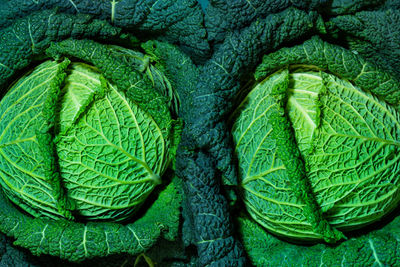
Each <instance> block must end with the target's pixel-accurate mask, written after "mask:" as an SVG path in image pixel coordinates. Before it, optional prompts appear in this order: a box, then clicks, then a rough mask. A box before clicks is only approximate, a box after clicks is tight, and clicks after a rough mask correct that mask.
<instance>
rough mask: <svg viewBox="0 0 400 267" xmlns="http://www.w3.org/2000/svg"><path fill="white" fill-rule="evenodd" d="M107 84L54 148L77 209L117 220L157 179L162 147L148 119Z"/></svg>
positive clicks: (161, 169)
mask: <svg viewBox="0 0 400 267" xmlns="http://www.w3.org/2000/svg"><path fill="white" fill-rule="evenodd" d="M109 87H110V88H109V90H108V92H106V94H105V96H104V98H101V99H96V101H94V103H93V104H92V105H91V106H90V108H89V109H88V110H87V112H85V113H84V114H82V117H81V118H80V120H79V121H78V122H77V123H76V124H75V125H74V126H73V127H72V128H71V129H70V130H69V131H68V133H67V135H66V136H62V137H61V139H60V141H59V143H58V144H57V152H58V156H59V158H60V160H59V164H60V169H61V174H62V177H63V179H64V185H65V187H66V188H67V190H68V193H69V197H70V198H72V199H74V200H75V202H76V204H77V206H78V208H79V212H80V213H81V214H82V215H84V216H85V217H89V218H90V217H93V218H96V219H111V218H112V219H113V220H116V219H124V218H125V217H127V216H128V215H130V214H131V213H133V212H134V211H135V210H136V209H135V208H134V207H136V208H137V207H138V206H140V204H141V203H142V202H143V201H144V199H145V198H146V197H147V195H148V194H149V193H150V192H151V191H152V189H153V188H154V186H155V184H157V183H159V182H160V176H161V175H162V173H163V172H164V170H165V161H166V158H165V157H166V147H165V142H164V139H163V136H162V133H161V130H160V129H159V128H158V126H157V124H156V123H155V122H154V121H153V119H152V118H151V117H149V115H147V114H146V113H145V112H144V111H143V110H141V109H140V108H139V107H138V106H137V105H135V104H134V103H133V102H132V101H130V100H129V99H128V98H126V96H125V95H124V94H122V93H121V92H118V91H117V89H116V88H115V87H113V86H112V85H111V84H110V85H109ZM66 97H67V98H68V97H73V96H72V95H70V94H69V95H66ZM121 214H122V215H121ZM121 216H122V217H121Z"/></svg>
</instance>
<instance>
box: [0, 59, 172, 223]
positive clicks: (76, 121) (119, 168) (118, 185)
mask: <svg viewBox="0 0 400 267" xmlns="http://www.w3.org/2000/svg"><path fill="white" fill-rule="evenodd" d="M133 86H134V85H133ZM0 114H1V118H0V121H1V122H0V132H1V136H0V166H1V167H0V177H1V179H0V183H1V185H2V188H3V190H4V192H5V193H6V195H7V196H8V198H9V199H11V200H12V201H13V202H14V203H16V204H17V205H18V206H19V207H21V208H22V209H24V210H25V211H27V212H28V213H30V214H32V215H33V216H43V215H46V216H49V217H66V218H71V217H72V213H76V214H77V215H79V216H83V217H85V218H86V219H112V220H122V219H125V218H127V217H128V216H129V215H131V214H132V213H134V212H135V211H136V210H137V208H138V207H140V205H141V204H142V203H143V202H144V200H145V199H146V198H147V196H148V195H149V194H150V193H151V191H152V190H153V189H154V187H155V186H156V185H157V184H159V183H160V182H161V178H160V176H161V175H162V174H163V172H164V171H165V169H166V167H167V165H168V149H169V144H168V136H167V135H166V134H165V129H160V127H159V126H158V125H157V123H156V122H155V121H154V119H153V118H152V117H151V116H150V115H149V114H148V113H146V112H145V111H144V110H143V109H142V108H141V107H139V106H138V105H137V104H136V103H135V101H134V100H133V99H132V98H130V97H128V96H127V95H126V94H125V93H124V92H122V91H120V90H118V89H117V87H116V86H115V85H114V84H112V83H110V82H108V81H107V80H106V79H105V78H103V76H102V75H101V72H100V71H99V70H98V69H97V68H95V67H93V66H90V65H88V64H86V63H82V62H79V61H77V62H70V61H69V60H68V59H65V60H62V61H59V62H57V61H55V60H49V61H45V62H44V63H42V64H40V65H39V66H38V67H36V68H35V69H34V70H32V71H29V72H28V73H27V74H26V75H24V76H23V77H22V78H20V79H19V80H18V81H17V82H16V83H15V84H13V85H12V86H11V88H10V90H9V91H8V93H7V94H6V95H5V97H4V98H3V99H2V100H1V102H0ZM163 130H164V133H163ZM71 212H72V213H71Z"/></svg>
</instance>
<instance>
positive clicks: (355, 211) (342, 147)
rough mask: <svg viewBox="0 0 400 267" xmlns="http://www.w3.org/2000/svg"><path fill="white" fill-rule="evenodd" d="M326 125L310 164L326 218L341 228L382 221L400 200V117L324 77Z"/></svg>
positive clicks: (346, 85)
mask: <svg viewBox="0 0 400 267" xmlns="http://www.w3.org/2000/svg"><path fill="white" fill-rule="evenodd" d="M323 79H324V83H325V85H326V87H327V93H326V94H325V95H323V96H322V97H321V125H320V127H319V128H317V129H316V131H315V135H314V137H313V139H314V140H313V142H312V146H313V152H312V153H311V154H310V155H309V156H308V157H307V156H306V157H305V160H306V162H307V164H308V168H309V178H310V181H311V183H312V184H313V187H314V192H315V194H316V196H317V200H318V202H319V203H320V205H321V208H322V210H323V211H324V212H325V213H326V218H327V219H328V220H329V222H330V223H331V224H334V225H336V226H337V227H340V228H353V227H356V228H359V227H360V226H362V225H365V224H368V223H370V222H373V221H376V220H378V219H380V218H381V217H382V216H383V215H384V214H386V213H388V212H389V211H390V210H392V209H393V208H394V207H396V206H397V205H398V203H399V200H400V194H399V185H400V153H399V152H400V116H399V113H398V112H397V111H396V110H395V109H394V108H393V107H391V106H389V105H387V104H386V103H385V102H383V101H380V100H378V99H377V98H376V97H374V96H372V95H371V94H370V93H365V92H363V91H361V90H360V89H359V88H357V87H355V86H353V85H352V84H351V83H350V82H348V81H345V80H341V79H339V78H337V77H335V76H333V75H324V76H323Z"/></svg>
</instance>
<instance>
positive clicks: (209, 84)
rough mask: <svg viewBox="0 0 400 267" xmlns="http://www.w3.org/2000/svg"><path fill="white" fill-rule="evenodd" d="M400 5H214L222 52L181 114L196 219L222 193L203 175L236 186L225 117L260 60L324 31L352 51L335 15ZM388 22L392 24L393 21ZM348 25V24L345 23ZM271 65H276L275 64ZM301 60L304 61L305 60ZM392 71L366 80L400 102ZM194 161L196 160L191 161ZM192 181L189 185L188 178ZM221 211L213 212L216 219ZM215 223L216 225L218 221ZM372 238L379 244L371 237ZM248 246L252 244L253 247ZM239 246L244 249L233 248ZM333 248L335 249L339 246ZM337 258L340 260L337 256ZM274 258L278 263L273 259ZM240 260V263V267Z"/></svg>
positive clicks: (211, 25)
mask: <svg viewBox="0 0 400 267" xmlns="http://www.w3.org/2000/svg"><path fill="white" fill-rule="evenodd" d="M275 2H276V3H275ZM238 7H239V8H238ZM272 7H276V9H273V8H272ZM397 7H398V5H397V4H396V2H395V1H387V3H383V2H382V1H290V2H289V1H279V2H277V1H251V2H250V1H234V2H232V1H229V3H227V2H225V1H210V2H209V5H208V8H207V10H206V12H207V14H206V26H207V30H208V33H209V38H210V40H211V42H212V44H215V46H214V49H215V50H214V53H213V55H212V57H211V59H210V60H208V61H207V62H206V63H205V64H204V65H203V66H202V70H201V71H202V72H201V75H200V82H199V84H198V87H197V88H198V90H197V92H196V93H195V94H193V95H191V96H190V103H193V105H192V108H191V109H188V110H185V112H182V113H181V114H182V117H184V118H185V121H186V122H187V123H186V127H185V130H184V132H183V142H182V143H181V146H180V152H181V153H178V163H179V165H178V166H179V167H180V168H181V169H180V175H181V176H182V177H183V178H185V179H187V181H189V185H187V186H186V190H187V192H186V193H187V198H188V199H189V206H191V209H192V211H194V212H193V218H194V219H193V220H194V221H196V220H202V221H204V222H205V220H204V219H201V217H202V216H203V214H204V212H203V211H209V210H210V208H205V207H207V205H210V204H208V203H207V201H205V200H204V201H202V199H206V198H207V196H208V197H210V196H209V194H207V193H205V192H212V197H213V198H216V196H214V193H215V192H216V191H215V189H214V187H209V188H208V189H203V188H205V186H206V185H205V184H204V182H202V181H204V178H202V177H208V176H210V175H218V176H219V175H221V176H222V178H223V181H224V184H227V185H235V184H237V180H236V177H237V176H236V170H235V166H236V163H235V160H234V157H233V151H232V147H233V145H232V144H231V143H230V142H231V141H230V137H229V134H228V132H229V130H228V126H227V123H226V122H227V118H228V117H229V113H231V112H232V108H233V106H234V105H235V99H237V97H238V96H240V95H242V94H243V93H242V92H241V88H243V87H246V86H245V85H246V83H247V81H249V80H251V78H249V77H251V76H252V72H253V71H254V68H255V67H256V65H257V64H258V63H259V62H260V61H261V57H262V55H263V54H268V53H270V52H273V51H276V50H277V49H279V48H281V47H284V46H289V47H291V46H293V45H294V44H300V43H303V42H304V40H307V39H309V38H310V37H311V36H313V35H319V36H321V37H322V38H324V39H326V40H328V41H329V42H332V43H336V44H339V45H340V46H342V47H344V48H347V49H348V48H349V47H350V49H351V47H352V45H353V44H354V43H355V42H350V41H349V40H353V39H350V38H348V37H349V36H351V33H350V32H347V33H346V32H344V31H341V30H340V28H341V26H340V24H339V20H338V24H337V25H336V24H335V23H334V22H333V21H334V19H335V18H338V19H339V18H340V15H344V16H343V17H346V16H347V17H349V18H352V17H357V16H360V15H359V14H362V12H360V11H363V10H365V11H366V12H371V13H374V14H382V18H383V17H384V13H385V12H387V13H389V14H390V13H391V12H394V13H395V12H397V11H395V10H394V9H395V8H397ZM358 12H360V13H358ZM380 12H382V13H380ZM386 21H387V22H389V19H387V20H386ZM399 23H400V22H399V20H398V18H396V17H393V21H391V23H387V24H385V23H381V24H380V25H381V26H382V30H387V31H389V30H390V29H391V26H390V25H393V24H394V25H399ZM366 24H367V25H366V27H365V31H366V32H368V31H371V32H374V30H373V28H372V25H373V24H374V21H370V22H369V24H368V23H366ZM368 25H369V26H368ZM342 28H343V29H345V28H344V27H342ZM355 34H356V33H355ZM376 34H379V33H375V32H374V33H373V34H371V35H372V36H374V35H376ZM366 35H367V34H365V36H366ZM392 36H393V38H397V37H396V36H398V33H392V34H391V35H390V38H392ZM367 40H368V39H367ZM357 41H358V42H359V43H360V46H361V45H362V43H363V41H364V40H363V39H361V38H360V39H357ZM364 44H365V45H366V46H368V43H367V42H365V41H364ZM380 44H382V47H384V48H385V49H388V51H392V53H391V55H395V56H394V58H393V59H392V58H390V56H386V55H385V56H381V58H383V59H384V60H385V62H388V61H392V62H393V61H394V60H398V56H397V50H396V49H393V47H395V46H396V42H394V43H393V44H392V43H391V42H389V43H384V42H382V41H380ZM353 47H355V46H353ZM370 47H371V49H374V51H375V52H377V54H378V53H379V52H378V50H379V49H377V48H375V47H373V45H371V46H370ZM339 50H340V49H339ZM351 51H353V53H358V55H359V56H360V57H362V58H364V59H365V60H367V62H368V64H371V65H368V64H367V65H366V67H371V66H375V64H376V63H377V62H376V60H374V57H372V56H371V53H368V52H367V51H363V49H359V50H357V49H351ZM316 52H318V53H316ZM320 53H321V51H318V50H317V49H315V50H313V51H312V52H311V53H310V55H314V56H315V59H317V60H316V61H317V62H318V58H320V57H321V56H322V57H324V55H321V54H320ZM338 54H339V55H338V56H336V55H330V56H331V57H332V65H333V66H335V65H336V66H337V67H338V68H340V65H341V63H340V64H337V63H335V62H343V59H342V57H341V55H342V53H341V52H340V51H338ZM285 56H286V55H285ZM292 56H293V57H296V53H293V54H292ZM375 57H376V54H375ZM283 58H284V56H282V57H280V58H275V59H273V60H272V61H271V62H272V63H274V62H275V63H276V62H279V61H282V59H283ZM310 61H313V60H310ZM271 62H270V63H269V64H271ZM312 63H313V62H311V63H310V62H308V63H307V64H312ZM277 64H279V63H277ZM283 64H288V62H287V61H286V63H283ZM300 64H302V63H301V62H300ZM383 65H388V64H383ZM355 66H357V68H358V66H362V64H361V65H360V64H359V63H357V64H355ZM353 67H354V66H351V67H348V68H346V72H344V74H345V75H350V76H351V75H353V74H352V73H353ZM325 68H328V66H325ZM392 68H394V69H396V64H394V65H392ZM387 69H388V67H385V66H380V65H379V70H381V71H377V72H375V71H374V74H373V75H372V74H371V73H369V71H368V70H366V71H365V73H363V75H364V74H365V76H364V77H365V79H361V80H364V82H365V84H368V82H367V81H369V83H370V85H369V88H372V87H376V88H378V90H377V92H376V94H377V95H379V97H381V96H383V95H385V96H386V97H387V98H385V101H388V103H390V104H392V105H393V104H396V103H397V101H398V99H397V95H398V91H397V90H396V89H395V87H393V86H387V87H386V86H384V82H385V81H386V80H388V81H389V80H390V78H388V77H389V76H386V75H387V74H384V73H385V70H387ZM332 72H335V70H332ZM355 72H356V73H357V74H359V72H357V71H356V70H355ZM341 73H343V72H341ZM357 74H356V75H357ZM363 75H361V76H363ZM368 75H371V76H368ZM375 75H377V76H375ZM394 76H395V79H398V78H399V77H398V76H397V77H396V75H394ZM367 77H368V78H367ZM353 78H355V77H353ZM389 83H390V82H389ZM377 84H382V85H383V88H382V87H380V86H377ZM367 87H368V86H367ZM379 88H380V89H382V91H380V89H379ZM367 90H370V89H367ZM379 91H380V92H379ZM193 107H194V108H193ZM185 150H186V151H192V153H187V154H184V153H183V152H184V151H185ZM199 150H200V155H201V154H206V155H207V154H208V155H210V156H211V158H210V159H208V160H207V162H208V163H206V162H204V161H205V159H206V157H205V156H203V155H202V157H201V159H199V158H198V157H197V156H196V152H197V153H198V154H197V155H199V152H198V151H199ZM188 158H192V159H190V160H189V161H188V160H187V159H188ZM195 162H197V164H195ZM192 164H193V165H192ZM200 164H202V166H203V167H202V169H203V172H201V171H200V170H199V171H197V172H194V170H195V168H194V166H199V165H200ZM211 164H214V166H215V167H216V168H217V169H218V170H219V172H217V173H213V171H212V167H209V166H210V165H211ZM204 170H208V171H207V173H204ZM198 177H201V179H197V178H198ZM207 181H208V180H207ZM186 184H188V182H186ZM196 188H201V191H200V190H198V189H197V190H196ZM228 188H229V187H228ZM203 192H204V193H203ZM191 199H193V201H190V200H191ZM220 207H221V208H223V209H224V212H223V214H225V211H226V209H227V208H228V207H227V204H226V203H224V205H223V206H220ZM213 208H214V209H215V205H213ZM200 209H201V210H200ZM234 212H236V211H234ZM218 214H219V213H218V212H215V213H214V215H217V216H218ZM217 216H214V217H215V218H217ZM197 218H200V219H197ZM224 218H225V217H224ZM219 220H220V221H221V222H225V220H224V219H219ZM215 221H216V223H217V220H215ZM213 225H214V224H213ZM231 225H233V224H231ZM395 225H396V224H395ZM193 227H196V229H195V230H196V231H197V236H195V237H194V239H195V241H197V242H199V243H200V244H199V245H198V246H199V247H200V246H202V243H201V240H203V239H202V238H201V237H202V236H209V234H210V230H208V229H206V228H203V227H201V226H200V227H199V226H198V225H196V226H193ZM219 227H220V228H219V229H222V232H221V233H223V234H224V235H223V237H224V238H223V239H222V240H225V239H227V238H228V237H229V236H231V235H232V229H233V227H234V226H230V227H227V226H226V225H222V223H221V224H219ZM388 227H389V226H388ZM391 229H392V228H391ZM250 232H251V230H250ZM384 232H385V233H389V232H390V231H389V230H388V231H387V230H385V231H384ZM213 236H215V234H213ZM246 238H247V237H246ZM382 238H383V239H382V240H386V238H387V236H386V237H382ZM214 240H217V238H214ZM245 240H246V239H244V241H245ZM395 240H396V239H391V241H388V246H390V247H391V248H392V249H391V250H390V252H388V254H389V255H393V254H395V255H397V252H398V244H397V243H396V241H395ZM258 242H259V244H265V248H267V247H268V246H269V242H260V241H258ZM213 243H214V244H215V245H216V246H217V247H221V246H219V244H218V242H213ZM372 243H374V242H373V241H372ZM246 244H247V245H249V244H250V245H249V246H247V245H246ZM343 244H351V242H350V243H346V242H344V243H343ZM245 245H246V250H247V253H249V254H252V253H253V252H252V250H251V249H249V247H251V246H254V247H258V243H257V244H255V243H246V242H245ZM346 246H347V245H346ZM350 246H351V245H350ZM360 246H362V247H363V248H365V249H371V248H373V246H372V247H371V245H370V243H369V242H367V243H360ZM294 247H295V246H294ZM316 247H319V248H320V250H316V251H318V252H317V253H323V251H324V250H325V248H326V246H325V245H317V246H316ZM209 248H210V249H214V248H213V247H211V245H210V246H209ZM225 248H226V247H225ZM343 248H344V247H340V246H339V247H337V252H338V254H340V251H342V252H344V250H342V249H343ZM232 251H237V250H235V249H233V250H232ZM277 251H279V250H277ZM299 251H302V252H304V251H307V249H304V250H303V249H299ZM332 251H335V250H334V249H333V250H332ZM374 251H375V250H373V249H372V250H370V252H374ZM281 252H282V251H281ZM375 252H376V251H375ZM261 253H264V255H269V252H268V249H266V250H263V251H262V252H260V254H253V256H252V257H251V258H252V259H257V257H259V258H261ZM278 253H279V252H277V254H275V258H279V257H280V256H278ZM390 253H392V254H390ZM233 255H234V254H230V255H229V256H227V257H220V258H216V259H215V260H214V261H212V262H211V263H212V264H216V265H217V264H223V263H225V261H224V260H227V259H228V258H229V259H230V260H231V259H232V257H233ZM369 255H372V257H371V258H369V259H367V260H362V261H361V262H363V263H364V262H365V264H372V263H373V262H374V260H376V259H377V261H379V256H377V255H376V254H369ZM375 256H376V257H378V258H376V257H375ZM235 257H236V259H239V258H240V257H242V256H241V254H240V255H236V256H235ZM360 257H361V256H360ZM280 258H281V257H280ZM311 258H312V256H311V254H310V255H307V256H305V257H304V259H305V260H304V261H303V262H302V263H303V264H305V265H307V264H308V262H307V261H308V260H306V259H311ZM296 259H297V258H296ZM385 259H390V260H389V261H384V262H383V264H390V263H391V262H393V261H394V262H396V261H397V260H398V258H396V257H394V259H392V258H390V257H386V256H385ZM274 260H275V259H274ZM335 260H336V262H338V260H339V259H338V258H336V259H335ZM392 260H393V261H392ZM271 262H273V260H272V259H271ZM205 263H209V261H206V262H205ZM241 263H243V262H241ZM241 263H237V264H238V265H240V264H241ZM253 263H255V264H258V265H260V266H265V265H269V263H268V261H264V263H263V264H260V263H256V262H255V261H253ZM309 263H310V264H311V265H313V264H314V263H315V264H317V263H316V262H314V261H310V262H309ZM318 264H319V263H318ZM288 266H290V262H289V263H288Z"/></svg>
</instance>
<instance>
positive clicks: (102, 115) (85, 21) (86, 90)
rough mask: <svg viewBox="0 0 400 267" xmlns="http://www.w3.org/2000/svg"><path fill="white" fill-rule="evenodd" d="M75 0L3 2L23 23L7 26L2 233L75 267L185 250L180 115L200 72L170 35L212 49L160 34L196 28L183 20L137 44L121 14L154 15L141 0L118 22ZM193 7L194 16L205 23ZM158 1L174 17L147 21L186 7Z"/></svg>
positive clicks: (1, 58)
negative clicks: (178, 159) (178, 168)
mask: <svg viewBox="0 0 400 267" xmlns="http://www.w3.org/2000/svg"><path fill="white" fill-rule="evenodd" d="M21 2H22V1H21ZM71 3H72V2H69V3H68V4H66V5H65V6H63V5H62V4H60V3H58V2H57V1H54V2H48V1H34V2H29V4H28V3H26V5H22V3H21V5H20V6H18V5H14V4H12V5H11V2H10V1H2V2H1V5H2V7H4V9H2V12H3V13H2V19H3V18H4V17H12V16H15V19H13V20H2V21H1V25H2V28H1V31H0V39H1V42H0V69H1V72H0V88H1V96H2V98H1V101H0V110H1V111H0V114H1V115H0V117H1V119H0V129H1V130H0V132H1V134H0V135H1V137H0V140H1V141H0V154H1V156H0V180H1V181H0V184H1V188H2V192H1V196H0V203H1V204H0V206H1V209H0V217H1V220H0V221H1V223H0V229H1V231H2V232H3V233H5V234H6V235H8V236H10V237H12V238H13V240H14V244H16V245H18V246H21V247H23V248H26V249H28V250H30V252H31V253H32V254H34V255H43V254H44V255H51V256H56V257H58V258H61V259H65V260H68V261H69V262H80V261H83V260H86V259H91V258H99V257H105V256H111V257H109V258H111V260H113V259H115V255H117V254H118V255H121V257H120V260H119V262H122V263H123V262H124V261H125V260H126V259H130V261H132V259H131V258H132V257H137V256H139V255H140V254H141V253H143V252H146V253H147V251H148V250H149V249H150V248H153V247H158V246H160V250H162V249H163V248H162V247H168V246H170V245H171V244H175V243H176V244H177V245H176V246H177V247H180V241H179V240H180V239H179V238H178V236H179V235H180V231H179V228H180V225H181V223H182V219H181V210H180V209H181V201H182V192H181V181H180V180H179V179H177V178H176V176H175V174H174V169H175V166H174V164H175V162H174V161H175V160H174V158H175V154H176V149H177V144H178V142H179V139H180V132H181V128H182V121H181V120H180V119H179V118H178V113H179V108H180V94H183V95H184V92H185V90H188V91H191V90H192V86H191V84H192V82H193V81H194V80H196V79H197V69H196V67H195V66H194V65H193V63H192V61H191V59H190V58H189V57H188V56H187V55H185V54H184V53H183V52H182V51H181V49H179V48H178V47H177V46H175V45H173V44H170V43H167V42H164V40H166V39H168V41H170V42H174V43H176V44H179V45H181V48H182V50H185V49H189V47H190V43H191V42H194V40H196V43H199V44H200V43H203V44H205V46H204V47H203V48H204V50H203V51H201V50H202V49H200V50H197V52H198V53H199V54H201V53H206V51H207V43H206V42H205V41H204V40H203V39H202V38H203V37H202V36H201V33H200V35H199V36H197V37H196V34H194V35H193V36H192V35H191V34H192V31H188V36H187V38H188V40H186V41H185V40H182V39H181V38H180V39H179V40H178V39H174V36H173V34H170V35H169V38H164V36H162V34H158V35H157V34H155V33H154V32H157V31H158V30H160V29H173V28H174V27H175V28H176V27H178V28H184V27H187V26H188V25H185V26H183V25H181V26H179V25H178V26H177V24H179V23H181V21H180V20H179V21H175V22H174V21H170V24H169V25H164V26H162V25H159V24H158V25H153V26H152V25H147V26H143V25H142V26H143V28H141V29H140V30H139V29H138V30H137V31H136V33H137V34H138V35H140V36H141V38H140V39H139V38H137V37H134V36H133V35H132V34H131V33H130V32H129V31H128V29H129V28H130V27H133V25H136V24H134V22H132V21H129V23H128V22H127V21H124V20H125V19H126V18H127V16H128V15H129V14H125V15H124V14H119V11H121V10H123V9H124V8H134V7H136V8H138V9H140V8H144V6H142V7H141V6H140V5H136V3H133V2H131V3H127V2H121V3H118V4H119V5H118V6H117V7H115V3H114V5H113V6H112V8H113V10H114V12H115V14H113V17H112V18H111V21H110V19H104V18H103V16H105V14H99V13H97V12H96V11H95V10H93V9H91V8H90V6H88V5H87V3H84V1H81V2H76V3H75V2H74V3H73V4H76V6H73V10H71V9H70V7H69V6H68V5H70V4H71ZM193 3H195V2H193ZM193 3H187V5H186V7H187V10H186V11H185V12H186V14H187V15H190V16H188V17H185V19H188V20H193V23H194V25H193V27H194V28H196V27H197V25H196V23H197V24H200V23H201V21H199V19H201V17H196V16H197V15H198V14H199V13H198V12H201V11H200V7H199V6H198V5H194V6H191V4H193ZM159 4H162V5H163V10H159V9H154V10H153V9H147V8H144V9H143V10H142V12H143V14H147V15H148V16H151V14H153V15H156V14H157V17H158V18H160V17H161V16H168V14H169V12H172V10H174V9H175V8H177V6H175V4H173V5H171V3H170V2H168V1H167V2H165V3H161V2H160V3H159ZM100 7H101V8H103V7H104V6H99V8H100ZM108 10H110V9H108ZM77 11H78V12H77ZM98 11H101V10H100V9H99V10H98ZM163 12H165V13H163ZM81 13H88V14H81ZM13 14H14V15H13ZM15 14H18V16H16V15H15ZM143 14H142V15H143ZM137 15H138V16H139V15H140V14H137ZM19 16H20V17H19ZM130 18H133V17H130ZM139 18H140V19H139ZM137 19H138V21H137V22H136V23H143V22H146V19H144V20H143V18H141V17H140V16H139V17H138V18H137ZM150 21H151V18H147V23H150ZM113 24H114V25H113ZM124 24H126V25H125V27H124V26H123V25H124ZM115 25H119V26H121V27H117V26H115ZM156 28H157V29H156ZM193 32H194V31H193ZM146 34H147V35H146ZM197 34H199V32H198V33H197ZM151 37H152V38H151ZM156 39H159V40H156ZM161 40H163V41H161ZM200 47H201V45H199V46H198V48H200ZM193 49H195V48H193ZM189 50H190V49H189ZM197 52H196V53H197ZM149 253H151V252H149ZM178 254H179V252H177V253H176V255H178ZM113 255H114V256H113ZM124 255H125V256H124ZM126 255H131V257H127V256H126ZM163 257H164V258H168V257H175V254H173V252H171V253H170V254H166V255H164V256H159V259H160V261H162V260H163ZM179 257H180V259H178V260H183V259H184V256H179ZM139 259H140V258H139ZM34 261H35V260H34ZM132 263H134V259H133V261H132ZM101 264H102V265H107V264H109V262H108V261H104V262H101Z"/></svg>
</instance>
